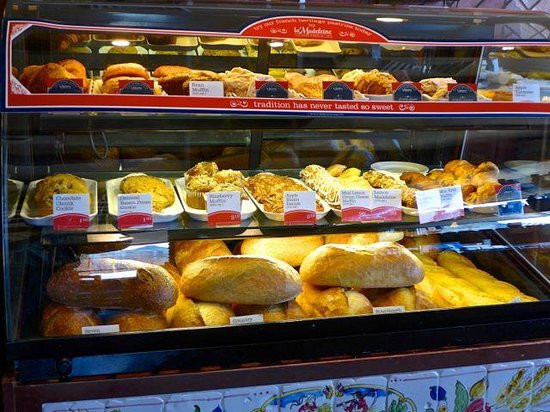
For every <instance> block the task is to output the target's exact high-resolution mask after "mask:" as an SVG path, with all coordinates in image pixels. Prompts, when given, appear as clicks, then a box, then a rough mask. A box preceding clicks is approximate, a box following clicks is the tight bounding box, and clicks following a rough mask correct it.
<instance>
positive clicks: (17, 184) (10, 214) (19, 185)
mask: <svg viewBox="0 0 550 412" xmlns="http://www.w3.org/2000/svg"><path fill="white" fill-rule="evenodd" d="M8 180H9V181H10V182H12V183H15V187H16V189H17V195H16V196H15V202H14V203H13V207H12V208H11V209H10V210H9V212H8V219H11V218H12V217H14V216H15V212H17V205H18V204H19V200H20V199H21V193H23V186H25V183H23V182H21V181H19V180H15V179H8Z"/></svg>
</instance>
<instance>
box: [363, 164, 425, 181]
mask: <svg viewBox="0 0 550 412" xmlns="http://www.w3.org/2000/svg"><path fill="white" fill-rule="evenodd" d="M370 167H371V169H372V170H376V171H377V172H380V173H384V174H386V175H388V176H391V177H394V178H396V179H399V178H400V177H401V173H405V172H417V173H422V174H426V173H427V172H428V170H430V169H429V168H428V166H425V165H422V164H420V163H412V162H396V161H391V162H376V163H373V164H372V165H371V166H370Z"/></svg>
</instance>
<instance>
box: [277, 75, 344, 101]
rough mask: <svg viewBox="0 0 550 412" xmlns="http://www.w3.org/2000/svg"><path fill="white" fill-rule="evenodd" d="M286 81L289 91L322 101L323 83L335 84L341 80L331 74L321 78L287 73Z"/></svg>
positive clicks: (320, 76)
mask: <svg viewBox="0 0 550 412" xmlns="http://www.w3.org/2000/svg"><path fill="white" fill-rule="evenodd" d="M285 80H287V81H288V87H289V89H293V90H294V91H295V92H297V93H299V94H302V95H303V96H304V97H308V98H314V99H322V98H323V82H329V81H330V82H335V81H338V80H339V79H338V78H337V77H335V76H332V75H330V74H321V75H319V76H309V77H307V76H304V75H303V74H300V73H295V72H292V73H286V74H285Z"/></svg>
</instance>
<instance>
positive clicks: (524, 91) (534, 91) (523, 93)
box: [512, 81, 540, 103]
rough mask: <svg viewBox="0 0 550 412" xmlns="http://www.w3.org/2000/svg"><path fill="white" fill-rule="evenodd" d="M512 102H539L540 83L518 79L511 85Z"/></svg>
mask: <svg viewBox="0 0 550 412" xmlns="http://www.w3.org/2000/svg"><path fill="white" fill-rule="evenodd" d="M512 95H513V100H514V102H536V103H539V102H540V84H539V83H537V82H530V81H519V82H517V83H515V84H514V85H513V86H512Z"/></svg>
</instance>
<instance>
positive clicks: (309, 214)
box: [283, 190, 317, 225]
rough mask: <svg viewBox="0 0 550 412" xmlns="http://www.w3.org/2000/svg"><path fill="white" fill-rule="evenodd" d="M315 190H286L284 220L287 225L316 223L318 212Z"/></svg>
mask: <svg viewBox="0 0 550 412" xmlns="http://www.w3.org/2000/svg"><path fill="white" fill-rule="evenodd" d="M315 200H316V199H315V192H311V191H309V190H305V191H302V192H294V191H292V192H284V202H285V203H284V210H283V211H284V220H285V224H286V225H300V224H305V225H307V224H315V222H316V218H317V214H316V207H315V203H316V202H315Z"/></svg>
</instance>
